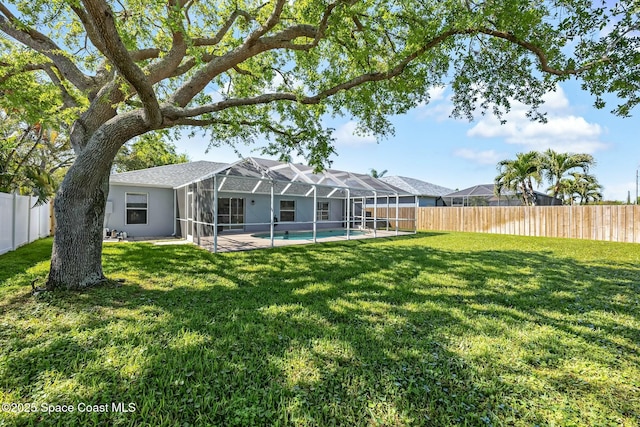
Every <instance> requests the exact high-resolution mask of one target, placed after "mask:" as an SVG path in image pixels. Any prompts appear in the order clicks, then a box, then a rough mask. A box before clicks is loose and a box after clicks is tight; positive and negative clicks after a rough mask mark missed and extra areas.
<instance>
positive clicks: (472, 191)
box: [446, 184, 548, 197]
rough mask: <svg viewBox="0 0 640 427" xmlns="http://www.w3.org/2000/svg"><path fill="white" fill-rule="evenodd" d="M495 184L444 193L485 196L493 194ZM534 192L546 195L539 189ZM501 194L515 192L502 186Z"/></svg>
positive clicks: (457, 195)
mask: <svg viewBox="0 0 640 427" xmlns="http://www.w3.org/2000/svg"><path fill="white" fill-rule="evenodd" d="M494 189H495V184H480V185H474V186H473V187H469V188H464V189H462V190H459V191H456V192H454V193H449V194H446V196H447V197H467V196H469V197H486V196H495V193H494ZM533 192H534V193H536V194H540V195H542V196H548V195H547V194H545V193H541V192H540V191H535V190H534V191H533ZM500 195H502V196H508V197H512V196H515V195H516V193H515V192H513V191H512V190H507V189H506V188H503V189H502V191H501V192H500Z"/></svg>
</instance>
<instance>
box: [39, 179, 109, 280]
mask: <svg viewBox="0 0 640 427" xmlns="http://www.w3.org/2000/svg"><path fill="white" fill-rule="evenodd" d="M76 184H77V183H74V182H73V180H72V179H70V180H67V179H65V180H64V182H63V184H62V186H61V188H60V190H59V191H58V194H57V196H56V201H55V205H54V213H55V217H56V233H55V236H54V239H53V253H52V254H51V270H50V272H49V280H48V282H47V289H50V290H52V289H55V288H64V289H83V288H86V287H89V286H93V285H96V284H99V283H102V282H104V280H105V277H104V274H103V272H102V238H103V234H102V233H103V232H102V230H103V227H104V211H105V204H106V200H107V195H108V194H109V173H108V172H107V173H106V174H104V176H103V177H102V178H101V183H100V184H99V185H97V186H94V187H96V188H82V189H79V187H78V185H76Z"/></svg>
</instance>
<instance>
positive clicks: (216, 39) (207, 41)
mask: <svg viewBox="0 0 640 427" xmlns="http://www.w3.org/2000/svg"><path fill="white" fill-rule="evenodd" d="M240 16H242V17H244V19H246V20H247V22H249V21H255V18H254V17H253V16H251V14H249V12H246V11H244V10H240V9H236V10H235V11H234V12H233V13H232V14H231V15H229V17H228V18H227V20H226V21H225V23H224V24H223V25H222V27H220V29H219V30H218V32H216V34H215V35H214V36H213V37H212V38H206V37H203V38H195V39H193V45H194V46H215V45H217V44H218V43H220V41H221V40H222V39H223V38H224V36H225V35H226V34H227V33H228V32H229V29H231V26H232V25H233V24H234V22H235V21H236V19H238V18H239V17H240Z"/></svg>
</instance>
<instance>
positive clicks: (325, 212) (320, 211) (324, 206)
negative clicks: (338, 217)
mask: <svg viewBox="0 0 640 427" xmlns="http://www.w3.org/2000/svg"><path fill="white" fill-rule="evenodd" d="M316 210H317V214H316V217H317V218H318V221H329V202H318V206H317V207H316Z"/></svg>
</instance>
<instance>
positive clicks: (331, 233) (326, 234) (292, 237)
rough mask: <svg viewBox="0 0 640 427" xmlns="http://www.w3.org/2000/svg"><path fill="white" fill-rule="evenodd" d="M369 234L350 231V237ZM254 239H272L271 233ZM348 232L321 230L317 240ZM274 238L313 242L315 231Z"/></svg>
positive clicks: (261, 234)
mask: <svg viewBox="0 0 640 427" xmlns="http://www.w3.org/2000/svg"><path fill="white" fill-rule="evenodd" d="M364 234H367V233H366V232H365V231H360V230H349V236H362V235H364ZM252 236H253V237H258V238H260V239H270V238H271V235H270V233H257V234H252ZM346 236H347V230H346V229H340V230H319V231H316V239H324V238H327V237H346ZM273 238H274V239H275V240H313V231H288V232H287V231H280V232H278V233H274V235H273Z"/></svg>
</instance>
